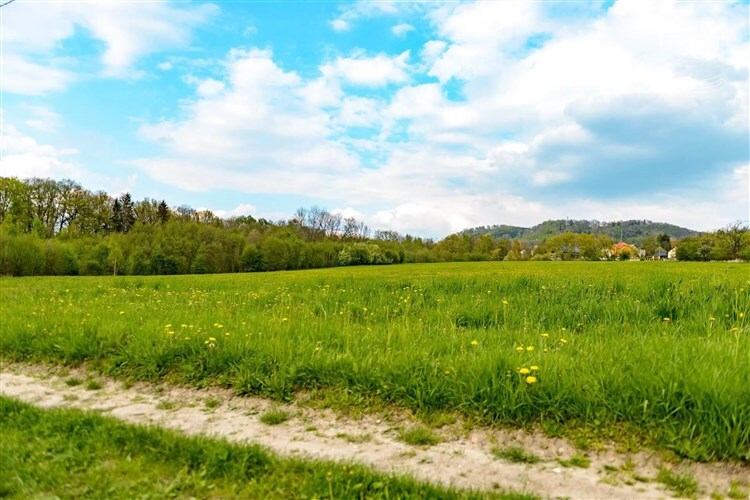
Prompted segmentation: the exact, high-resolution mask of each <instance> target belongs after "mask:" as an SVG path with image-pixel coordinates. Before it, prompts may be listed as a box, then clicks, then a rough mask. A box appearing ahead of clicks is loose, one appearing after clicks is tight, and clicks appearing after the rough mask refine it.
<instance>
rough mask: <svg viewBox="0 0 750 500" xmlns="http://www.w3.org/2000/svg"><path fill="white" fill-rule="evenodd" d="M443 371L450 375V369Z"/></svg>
mask: <svg viewBox="0 0 750 500" xmlns="http://www.w3.org/2000/svg"><path fill="white" fill-rule="evenodd" d="M443 373H444V374H445V375H450V374H451V371H450V370H445V371H444V372H443Z"/></svg>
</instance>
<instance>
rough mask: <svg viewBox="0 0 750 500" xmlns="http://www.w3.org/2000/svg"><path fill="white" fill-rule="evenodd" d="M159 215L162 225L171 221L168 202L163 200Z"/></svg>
mask: <svg viewBox="0 0 750 500" xmlns="http://www.w3.org/2000/svg"><path fill="white" fill-rule="evenodd" d="M158 214H159V220H160V221H161V223H162V224H165V223H166V222H167V221H168V220H169V207H168V206H167V202H166V201H164V200H161V203H159V208H158Z"/></svg>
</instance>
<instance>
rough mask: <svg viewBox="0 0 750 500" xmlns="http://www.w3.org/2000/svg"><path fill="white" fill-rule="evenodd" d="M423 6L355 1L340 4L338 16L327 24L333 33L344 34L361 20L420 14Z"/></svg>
mask: <svg viewBox="0 0 750 500" xmlns="http://www.w3.org/2000/svg"><path fill="white" fill-rule="evenodd" d="M424 9H425V6H422V5H418V4H409V3H407V2H371V1H367V0H365V1H355V2H346V3H343V4H342V7H341V8H340V9H339V15H338V16H337V17H336V18H334V19H332V20H331V21H330V22H329V24H330V26H331V28H333V30H334V31H337V32H345V31H349V30H351V29H352V28H353V27H354V26H355V25H357V24H359V23H360V22H361V21H363V20H370V19H374V18H379V17H386V16H394V15H405V14H410V13H416V12H420V11H422V10H424Z"/></svg>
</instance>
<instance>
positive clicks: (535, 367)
mask: <svg viewBox="0 0 750 500" xmlns="http://www.w3.org/2000/svg"><path fill="white" fill-rule="evenodd" d="M531 371H532V372H538V371H539V367H538V366H536V365H531Z"/></svg>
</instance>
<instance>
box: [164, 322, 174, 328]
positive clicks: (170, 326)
mask: <svg viewBox="0 0 750 500" xmlns="http://www.w3.org/2000/svg"><path fill="white" fill-rule="evenodd" d="M164 328H172V323H170V324H168V325H164Z"/></svg>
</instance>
